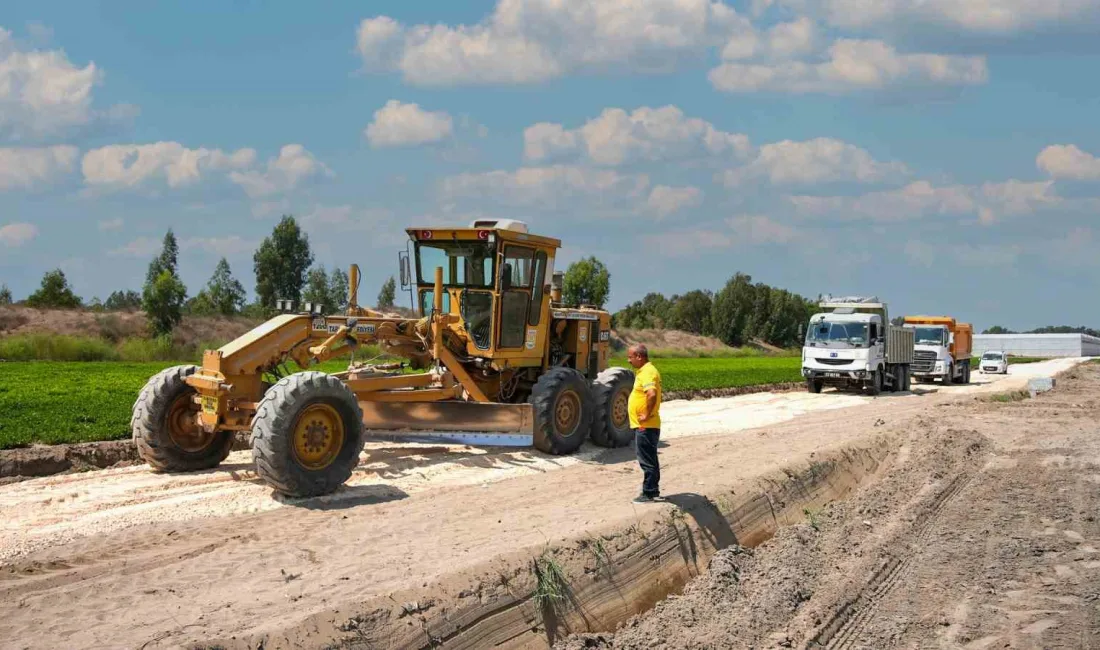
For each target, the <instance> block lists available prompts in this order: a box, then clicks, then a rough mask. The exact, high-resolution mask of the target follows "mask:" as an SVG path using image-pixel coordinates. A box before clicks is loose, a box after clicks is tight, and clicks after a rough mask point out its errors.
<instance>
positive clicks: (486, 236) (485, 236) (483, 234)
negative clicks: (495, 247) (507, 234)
mask: <svg viewBox="0 0 1100 650" xmlns="http://www.w3.org/2000/svg"><path fill="white" fill-rule="evenodd" d="M477 238H478V239H489V231H488V230H479V231H477Z"/></svg>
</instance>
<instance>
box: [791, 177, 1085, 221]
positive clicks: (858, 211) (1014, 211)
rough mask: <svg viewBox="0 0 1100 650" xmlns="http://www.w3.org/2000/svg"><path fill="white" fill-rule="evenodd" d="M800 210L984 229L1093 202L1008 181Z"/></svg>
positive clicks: (808, 201)
mask: <svg viewBox="0 0 1100 650" xmlns="http://www.w3.org/2000/svg"><path fill="white" fill-rule="evenodd" d="M788 198H789V200H790V202H791V203H792V204H793V205H794V207H795V208H796V210H798V211H799V212H801V213H802V214H804V215H807V216H828V217H837V218H841V219H871V220H875V221H900V220H905V219H918V218H922V217H929V216H936V215H950V216H966V215H977V216H978V219H979V220H980V221H981V222H982V223H983V224H987V225H988V224H991V223H994V222H995V221H997V220H998V219H1000V218H1001V217H1006V216H1018V215H1026V214H1033V213H1035V212H1037V211H1041V210H1044V209H1050V208H1061V207H1066V206H1069V207H1074V206H1076V207H1085V206H1087V205H1091V202H1092V200H1091V199H1085V200H1083V201H1079V202H1077V203H1072V202H1069V201H1067V200H1066V199H1064V198H1062V197H1060V196H1058V195H1057V194H1056V193H1055V192H1054V184H1053V181H1041V182H1024V181H1018V180H1008V181H1004V182H1000V183H984V184H983V185H980V186H971V185H947V186H941V187H936V186H934V185H932V184H931V183H929V182H928V181H923V180H922V181H916V182H913V183H910V184H909V185H906V186H905V187H902V188H900V189H896V190H887V191H882V192H871V193H868V194H864V195H862V196H856V197H847V196H844V197H841V196H792V197H788Z"/></svg>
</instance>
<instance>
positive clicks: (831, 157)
mask: <svg viewBox="0 0 1100 650" xmlns="http://www.w3.org/2000/svg"><path fill="white" fill-rule="evenodd" d="M907 174H908V169H907V168H906V167H905V165H904V164H902V163H900V162H879V161H877V160H875V159H874V158H873V157H872V156H871V154H870V153H868V152H867V151H866V150H864V149H860V148H859V147H857V146H855V145H852V144H848V143H846V142H842V141H840V140H836V139H833V138H815V139H813V140H807V141H805V142H794V141H791V140H783V141H782V142H775V143H772V144H766V145H764V146H762V147H760V151H759V152H758V154H757V156H756V159H755V160H753V161H752V162H751V163H749V164H748V165H745V166H744V167H740V168H737V169H732V170H728V171H726V172H725V173H724V174H723V175H722V181H723V183H725V185H726V186H728V187H736V186H738V185H741V184H743V183H745V182H747V181H753V180H756V179H759V178H767V179H768V180H769V181H770V182H771V183H773V184H776V185H793V184H816V183H827V182H837V181H852V182H859V183H878V182H885V181H892V180H896V179H899V178H902V177H904V176H906V175H907Z"/></svg>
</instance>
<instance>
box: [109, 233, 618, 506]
mask: <svg viewBox="0 0 1100 650" xmlns="http://www.w3.org/2000/svg"><path fill="white" fill-rule="evenodd" d="M406 232H407V233H408V235H409V246H408V247H407V249H406V252H405V254H403V255H402V256H401V257H400V258H399V261H400V271H401V278H402V286H403V288H407V290H408V291H409V293H410V294H412V295H413V296H415V301H416V302H415V304H416V305H417V310H418V311H419V317H417V318H402V317H395V316H393V315H387V314H384V313H382V312H378V311H374V310H370V309H365V308H362V307H360V306H359V305H358V302H357V294H358V286H359V281H360V275H359V269H358V267H356V266H354V265H353V266H352V267H351V272H350V274H349V278H350V290H349V296H348V298H349V299H348V307H347V309H346V311H345V313H344V314H341V315H326V314H325V309H324V306H322V305H316V304H310V303H305V304H304V305H302V308H301V309H295V307H296V305H294V304H292V303H290V302H289V301H284V300H280V301H278V303H279V307H280V308H281V310H282V311H286V312H289V313H281V314H279V315H277V316H274V317H273V318H271V319H270V320H268V321H267V322H265V323H263V324H262V325H260V326H258V327H256V328H255V329H253V330H251V331H249V332H248V333H246V334H244V335H243V336H241V337H239V338H237V339H236V340H234V341H232V342H230V343H228V344H226V345H224V346H222V347H221V348H219V349H217V350H207V351H206V352H205V353H204V355H203V360H202V366H201V367H198V366H193V365H187V366H176V367H173V368H169V369H167V370H164V371H163V372H161V373H159V374H157V375H155V376H153V377H152V378H151V379H150V380H149V381H148V383H147V384H146V385H145V387H144V389H143V390H142V391H141V394H140V395H139V397H138V399H137V401H136V402H135V404H134V410H133V417H132V420H131V426H132V429H133V437H134V441H135V443H136V445H137V449H138V452H139V454H140V456H141V458H142V459H143V460H144V461H146V462H147V463H149V465H150V466H151V467H152V468H153V469H154V470H156V471H165V472H177V471H196V470H202V469H208V468H212V467H215V466H217V465H218V464H219V463H221V462H222V461H223V460H224V459H225V458H226V456H227V455H228V454H229V451H230V448H231V446H232V444H233V439H234V435H235V434H236V432H241V431H248V432H250V433H251V436H250V440H251V448H252V457H253V459H254V461H255V464H256V471H257V473H258V474H259V476H260V477H261V478H263V480H264V481H266V482H267V483H268V484H269V485H270V486H271V487H272V488H274V490H275V491H276V492H278V493H281V494H283V495H286V496H292V497H310V496H318V495H322V494H327V493H329V492H332V491H333V490H335V489H336V488H338V487H339V486H340V485H342V484H343V483H345V482H346V481H347V479H348V478H349V477H350V476H351V473H352V471H353V470H354V468H355V467H356V465H357V464H358V462H359V457H360V453H361V452H362V451H363V449H364V445H365V442H366V439H367V437H368V436H369V435H373V434H375V433H379V434H384V435H386V436H387V437H389V436H409V437H415V438H423V437H426V436H427V437H439V438H443V439H448V440H459V441H465V442H472V441H476V442H477V443H485V444H490V445H492V444H533V445H534V447H536V448H537V449H539V450H541V451H543V452H546V453H549V454H569V453H571V452H574V451H575V450H577V448H579V447H580V446H581V444H582V443H583V442H584V441H585V440H586V439H589V440H591V441H592V442H594V443H595V444H597V445H601V446H604V447H620V446H624V445H627V444H629V443H630V440H631V431H630V428H629V420H628V414H627V403H628V398H629V393H630V391H631V390H632V385H633V380H634V375H633V373H632V372H631V371H630V370H628V369H625V368H610V367H608V358H609V355H610V351H611V350H610V314H608V313H607V312H606V311H601V310H598V309H595V308H593V307H590V306H585V305H572V306H567V305H564V304H562V300H561V284H560V280H561V274H560V273H557V274H555V273H554V255H555V253H556V252H557V250H558V249H559V248H560V246H561V242H560V241H559V240H557V239H553V238H550V237H543V236H538V235H534V234H531V233H529V232H528V229H527V227H526V225H525V224H523V223H521V222H516V221H475V222H474V223H472V224H471V225H470V226H469V227H465V228H409V229H407V230H406ZM366 345H376V346H378V347H379V348H380V349H381V350H382V352H383V353H384V354H386V355H387V356H390V357H393V358H397V359H403V361H398V362H392V363H382V364H367V363H362V362H356V361H355V353H356V352H357V351H358V350H359V349H360V348H362V347H363V346H366ZM344 356H347V357H349V358H350V361H349V365H348V368H347V370H346V371H343V372H337V373H323V372H317V371H311V370H308V369H309V368H310V367H312V366H315V365H317V364H318V363H321V362H324V361H327V360H330V359H333V358H337V357H344ZM289 361H293V362H294V363H296V364H297V365H298V366H299V367H300V368H302V369H305V370H303V371H301V372H296V373H293V374H291V373H289V372H288V371H287V369H286V364H287V363H288V362H289ZM416 370H419V371H420V372H414V371H416Z"/></svg>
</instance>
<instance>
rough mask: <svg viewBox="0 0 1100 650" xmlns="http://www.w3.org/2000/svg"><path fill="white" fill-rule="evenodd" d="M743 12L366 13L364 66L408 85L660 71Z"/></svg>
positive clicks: (642, 5)
mask: <svg viewBox="0 0 1100 650" xmlns="http://www.w3.org/2000/svg"><path fill="white" fill-rule="evenodd" d="M751 29H752V28H751V25H749V23H748V21H747V20H746V19H745V18H743V17H741V16H738V15H737V13H736V12H735V11H734V10H733V9H732V8H731V7H729V6H728V5H726V4H723V3H721V2H713V1H711V0H617V1H612V0H572V1H570V2H562V1H561V0H500V1H499V2H498V3H497V5H496V7H495V9H494V11H493V13H492V15H490V16H488V17H487V18H486V19H485V20H483V21H482V22H480V23H478V24H476V25H457V26H453V27H452V26H449V25H443V24H436V25H414V26H405V25H401V24H400V23H398V22H397V21H395V20H393V19H391V18H388V17H385V16H382V17H377V18H371V19H367V20H364V21H362V22H361V23H360V25H359V28H358V30H357V34H356V36H357V49H358V51H359V54H360V56H361V57H362V60H363V64H364V67H365V68H366V69H368V70H374V71H399V72H400V73H401V74H402V75H403V77H404V79H405V81H407V82H409V83H412V84H416V85H435V86H449V85H461V84H496V83H505V84H520V83H537V82H542V81H546V80H549V79H553V78H557V77H560V76H562V75H565V74H569V73H577V72H582V73H583V72H599V71H604V70H607V69H610V68H624V69H630V70H635V71H641V72H663V71H669V70H671V69H672V68H674V67H675V66H676V65H677V63H678V62H679V61H680V60H684V59H696V60H697V59H698V58H699V57H701V56H702V55H703V54H705V53H706V51H707V50H708V49H709V48H713V47H718V46H720V45H722V44H723V43H726V42H727V41H728V40H730V38H731V36H732V35H734V34H736V33H738V32H742V31H751Z"/></svg>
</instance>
